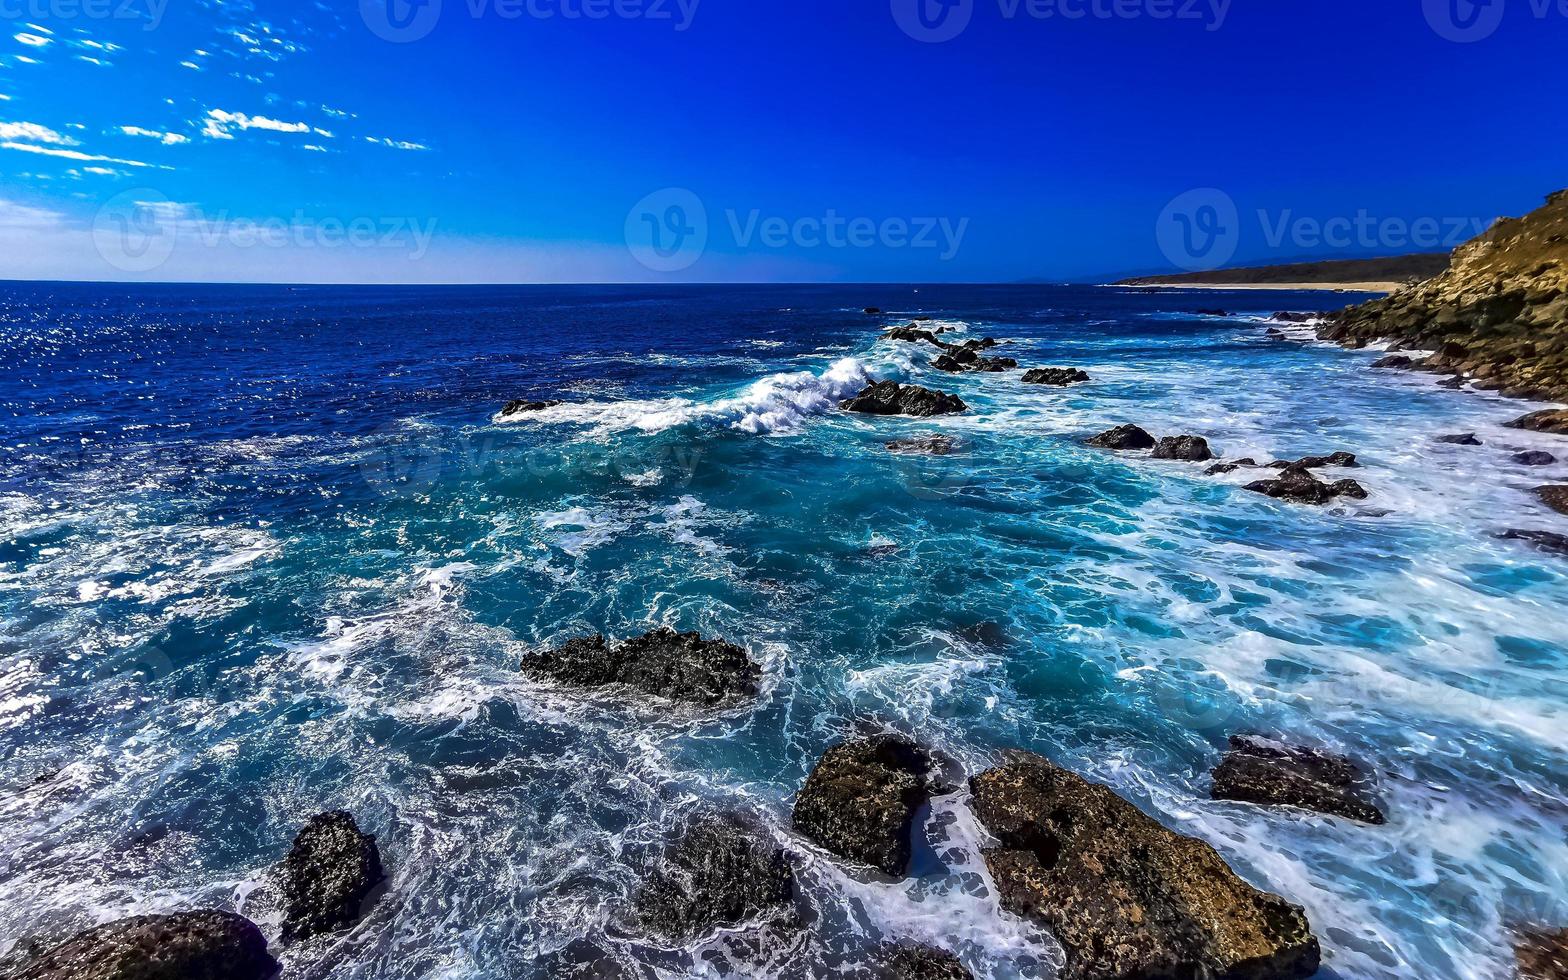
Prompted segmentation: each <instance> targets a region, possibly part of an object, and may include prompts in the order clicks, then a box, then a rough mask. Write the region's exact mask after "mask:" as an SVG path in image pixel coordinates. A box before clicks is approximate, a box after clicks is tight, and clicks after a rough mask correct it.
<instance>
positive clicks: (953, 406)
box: [839, 381, 969, 418]
mask: <svg viewBox="0 0 1568 980" xmlns="http://www.w3.org/2000/svg"><path fill="white" fill-rule="evenodd" d="M839 407H840V408H842V409H843V410H844V411H846V412H860V413H863V414H866V415H913V416H915V417H916V418H930V417H932V416H934V415H954V414H957V413H959V412H967V411H969V406H968V405H966V404H964V400H963V399H962V398H959V397H958V396H957V395H949V394H948V393H947V392H945V391H932V390H931V389H930V388H922V387H920V386H919V385H901V384H899V383H898V382H896V381H877V382H873V383H872V384H870V385H867V386H866V388H865V389H864V390H863V391H861V392H860V394H858V395H856V396H855V397H854V398H850V399H848V400H846V401H843V402H840V403H839Z"/></svg>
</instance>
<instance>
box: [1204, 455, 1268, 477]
mask: <svg viewBox="0 0 1568 980" xmlns="http://www.w3.org/2000/svg"><path fill="white" fill-rule="evenodd" d="M1257 465H1258V461H1257V460H1255V459H1253V458H1252V457H1251V456H1244V457H1242V458H1241V459H1238V460H1233V461H1231V462H1229V463H1215V464H1214V465H1213V466H1211V467H1209V468H1208V469H1206V470H1204V471H1203V475H1204V476H1219V475H1220V474H1222V473H1234V472H1236V471H1237V470H1239V469H1241V468H1242V467H1243V466H1257Z"/></svg>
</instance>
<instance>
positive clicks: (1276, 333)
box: [1263, 327, 1289, 340]
mask: <svg viewBox="0 0 1568 980" xmlns="http://www.w3.org/2000/svg"><path fill="white" fill-rule="evenodd" d="M1263 336H1265V337H1271V338H1273V339H1274V340H1284V339H1285V338H1286V337H1288V336H1289V335H1288V334H1286V333H1285V331H1283V330H1281V329H1280V328H1279V327H1269V328H1268V329H1267V330H1265V331H1263Z"/></svg>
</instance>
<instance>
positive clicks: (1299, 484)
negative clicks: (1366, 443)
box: [1246, 464, 1367, 506]
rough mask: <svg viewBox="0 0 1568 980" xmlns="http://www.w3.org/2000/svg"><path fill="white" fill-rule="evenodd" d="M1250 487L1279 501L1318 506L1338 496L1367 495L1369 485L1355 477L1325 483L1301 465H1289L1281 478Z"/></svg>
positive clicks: (1354, 496)
mask: <svg viewBox="0 0 1568 980" xmlns="http://www.w3.org/2000/svg"><path fill="white" fill-rule="evenodd" d="M1246 489H1248V490H1251V491H1252V492H1253V493H1261V494H1263V495H1264V496H1268V497H1273V498H1274V499H1276V500H1288V501H1291V502H1292V503H1298V504H1313V505H1315V506H1322V505H1323V504H1326V503H1329V502H1330V501H1332V500H1334V499H1336V498H1338V497H1350V498H1351V499H1353V500H1365V499H1366V498H1367V491H1366V488H1365V487H1363V486H1362V485H1361V484H1359V483H1357V482H1356V481H1355V480H1340V481H1339V482H1337V483H1324V482H1323V481H1322V480H1319V479H1318V478H1317V477H1315V476H1313V475H1312V474H1311V473H1309V472H1307V470H1305V469H1304V468H1302V467H1301V466H1300V465H1298V464H1290V465H1287V466H1286V467H1285V469H1284V470H1283V471H1281V473H1280V476H1279V479H1277V480H1258V481H1257V482H1255V483H1249V484H1247V486H1246Z"/></svg>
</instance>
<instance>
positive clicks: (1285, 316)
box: [1269, 313, 1325, 323]
mask: <svg viewBox="0 0 1568 980" xmlns="http://www.w3.org/2000/svg"><path fill="white" fill-rule="evenodd" d="M1324 316H1325V314H1323V313H1276V314H1274V315H1273V316H1272V317H1270V318H1269V319H1271V320H1278V321H1279V322H1280V323H1314V322H1316V321H1318V320H1321V319H1323V317H1324Z"/></svg>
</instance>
